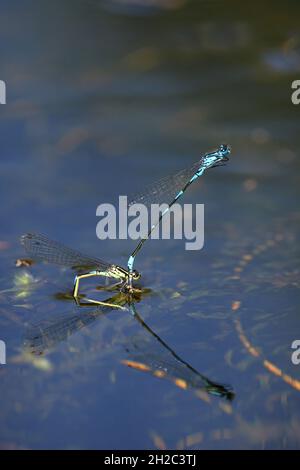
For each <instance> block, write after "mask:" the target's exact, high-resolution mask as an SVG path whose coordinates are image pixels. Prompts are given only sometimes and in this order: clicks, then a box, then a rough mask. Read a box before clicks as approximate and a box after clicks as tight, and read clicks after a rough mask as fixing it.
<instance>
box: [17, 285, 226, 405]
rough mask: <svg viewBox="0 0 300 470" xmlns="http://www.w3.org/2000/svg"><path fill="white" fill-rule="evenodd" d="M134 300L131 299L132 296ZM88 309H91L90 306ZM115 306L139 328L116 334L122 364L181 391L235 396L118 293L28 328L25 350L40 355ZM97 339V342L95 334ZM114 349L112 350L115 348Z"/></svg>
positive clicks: (132, 303) (140, 296) (136, 297)
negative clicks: (192, 362) (180, 352)
mask: <svg viewBox="0 0 300 470" xmlns="http://www.w3.org/2000/svg"><path fill="white" fill-rule="evenodd" d="M146 294H147V291H141V293H140V294H139V296H135V297H134V299H135V300H136V301H139V300H141V299H142V297H143V295H146ZM132 298H133V297H132ZM90 306H92V305H91V304H90ZM117 307H121V308H123V309H125V310H129V311H130V312H131V314H132V316H133V318H134V319H135V320H137V322H138V324H139V325H140V326H141V327H142V328H141V329H140V328H138V330H136V329H134V332H132V331H131V329H132V325H131V327H130V326H129V325H128V326H129V328H130V333H129V334H127V333H126V334H120V332H119V334H118V335H117V337H116V338H115V340H114V342H113V344H114V347H115V346H116V345H117V344H120V345H122V346H123V348H122V349H125V351H126V355H127V357H126V358H125V357H124V352H122V356H121V358H120V360H121V363H122V364H124V365H126V366H128V367H131V368H134V369H136V370H140V371H144V372H149V373H152V374H153V375H154V376H155V377H159V378H164V379H169V380H171V381H172V382H173V383H175V385H177V386H178V387H180V388H183V389H195V390H204V391H206V392H207V393H209V394H211V395H215V396H218V397H225V398H226V399H228V400H232V399H233V397H234V393H233V391H232V389H231V387H230V386H227V385H223V384H220V383H217V382H214V381H212V380H211V379H209V378H208V377H206V376H205V375H203V374H202V373H200V372H199V371H198V370H196V369H195V368H194V367H193V366H191V365H190V364H189V363H188V362H186V361H185V360H184V359H182V358H181V357H180V356H179V355H178V354H177V353H176V352H175V351H174V350H173V349H172V348H171V347H170V346H169V345H168V344H167V343H166V342H165V341H164V340H163V339H162V338H161V337H160V336H159V335H158V334H157V333H156V332H155V331H153V329H152V328H151V327H150V326H149V325H147V323H146V322H145V321H144V320H143V319H142V317H141V316H140V315H139V313H138V312H137V310H136V304H135V303H134V302H131V301H130V302H128V296H127V295H126V294H124V293H121V292H119V293H118V294H116V295H114V296H113V297H110V298H109V299H107V300H106V302H103V306H101V307H96V308H87V307H85V308H84V310H83V311H82V308H81V307H77V310H76V311H74V312H72V313H69V314H67V315H64V316H62V317H60V318H57V317H55V318H51V317H50V318H47V319H44V320H42V321H39V322H38V323H36V324H33V325H30V326H29V327H28V328H27V331H26V334H25V348H26V349H27V350H29V351H30V352H31V353H32V354H33V355H38V356H40V355H42V354H45V353H47V351H49V350H51V349H53V348H55V347H56V346H57V345H58V344H59V343H61V342H63V341H66V340H68V339H69V338H70V336H72V335H74V334H76V333H77V332H78V331H80V330H81V329H82V328H85V327H88V326H89V325H91V324H92V323H93V322H95V321H96V320H99V319H100V318H101V317H102V316H103V315H107V314H109V313H111V312H113V311H114V310H115V309H116V308H117ZM97 338H98V339H99V337H98V335H97ZM114 350H115V348H114Z"/></svg>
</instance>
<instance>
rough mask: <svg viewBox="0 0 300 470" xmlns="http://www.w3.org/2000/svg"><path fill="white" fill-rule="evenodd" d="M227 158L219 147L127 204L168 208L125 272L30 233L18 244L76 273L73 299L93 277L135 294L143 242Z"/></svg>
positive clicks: (226, 148) (224, 148) (226, 151)
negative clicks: (160, 204)
mask: <svg viewBox="0 0 300 470" xmlns="http://www.w3.org/2000/svg"><path fill="white" fill-rule="evenodd" d="M229 154H230V147H229V146H228V145H224V144H222V145H220V147H219V148H218V149H217V150H215V151H214V152H210V153H206V154H205V155H203V156H202V157H201V158H200V160H198V161H197V162H196V163H194V164H193V165H192V166H191V167H189V168H187V169H185V170H182V171H180V172H179V173H176V174H175V175H173V176H171V177H167V178H163V179H162V180H159V181H158V182H157V183H154V184H153V185H152V186H151V187H150V188H149V189H148V190H147V191H146V192H144V193H143V194H141V195H139V196H138V197H136V198H135V199H134V200H133V201H132V202H131V203H130V204H129V205H132V204H134V203H138V202H139V203H144V204H149V203H150V204H151V203H154V202H155V201H157V199H158V198H159V199H160V200H162V199H163V200H164V202H165V203H166V204H167V208H166V209H165V210H164V211H163V212H162V213H161V214H160V216H159V218H158V220H157V222H156V223H154V224H153V225H152V226H151V228H150V230H149V232H148V233H147V234H146V235H145V236H144V237H143V238H142V239H141V240H140V242H139V243H138V245H137V247H136V248H135V250H134V251H133V252H132V254H131V255H130V257H129V259H128V262H127V268H128V269H124V268H122V267H121V266H118V265H116V264H110V263H107V262H105V261H102V260H100V259H98V258H94V257H90V256H87V255H84V254H82V253H80V252H79V251H76V250H73V249H71V248H68V247H66V246H64V245H62V244H61V243H58V242H55V241H52V240H50V239H49V238H47V237H45V236H44V235H40V234H35V233H29V234H26V235H23V236H22V238H21V243H22V244H23V245H24V247H25V249H26V251H27V252H28V253H29V254H30V255H31V256H33V257H35V258H38V259H41V260H44V261H47V262H49V263H54V264H58V265H62V266H67V267H70V268H72V269H74V270H75V271H76V272H77V275H76V277H75V282H74V289H73V296H74V298H75V299H78V296H79V283H80V280H81V279H84V278H88V277H92V276H104V277H109V278H113V279H117V281H118V282H117V283H116V284H115V286H120V287H121V288H123V289H124V290H126V291H128V292H132V291H133V290H134V288H133V286H132V281H135V280H138V279H139V278H140V277H141V275H140V273H138V271H136V270H134V269H133V265H134V261H135V258H136V255H137V254H138V252H139V251H140V250H141V248H142V246H143V244H144V243H145V241H146V240H148V238H149V237H150V235H151V233H152V232H153V230H154V229H155V228H156V227H157V226H158V225H159V224H160V222H161V220H162V218H163V217H164V215H165V214H166V213H167V212H169V210H170V208H171V207H172V206H173V204H175V203H176V202H177V201H178V200H179V199H180V198H181V197H182V196H183V194H184V193H185V191H186V190H187V188H188V187H189V186H190V185H191V184H192V183H193V182H194V181H196V180H197V179H198V178H199V177H200V176H201V175H203V173H204V172H205V170H207V169H208V168H214V167H216V166H220V165H223V164H224V163H225V162H226V161H228V159H229V157H228V156H229ZM93 302H94V301H93ZM96 303H97V302H96ZM100 304H102V302H100Z"/></svg>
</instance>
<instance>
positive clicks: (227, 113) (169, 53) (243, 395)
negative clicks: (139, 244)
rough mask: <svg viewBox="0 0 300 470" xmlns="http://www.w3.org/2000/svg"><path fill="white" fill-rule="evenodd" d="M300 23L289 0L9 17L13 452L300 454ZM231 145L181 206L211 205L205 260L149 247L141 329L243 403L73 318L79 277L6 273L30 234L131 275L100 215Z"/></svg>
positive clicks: (0, 183)
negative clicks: (103, 232) (297, 95)
mask: <svg viewBox="0 0 300 470" xmlns="http://www.w3.org/2000/svg"><path fill="white" fill-rule="evenodd" d="M151 4H152V6H151ZM154 4H155V5H156V7H153V5H154ZM145 5H148V6H145ZM299 15H300V5H299V2H298V1H296V0H295V1H291V0H290V1H286V2H282V1H280V2H279V1H272V2H271V1H265V2H251V4H247V6H246V5H245V4H244V3H243V2H240V1H238V0H236V1H227V2H225V1H221V0H220V1H217V0H216V1H211V2H209V1H196V0H195V1H188V0H186V1H185V0H177V1H176V0H173V1H172V0H168V1H167V0H157V1H156V2H150V1H149V2H146V1H142V0H135V1H133V0H132V1H130V0H126V1H125V0H124V1H121V0H106V1H104V0H103V1H101V0H99V1H98V0H93V1H84V0H73V1H70V0H69V1H67V0H64V1H58V0H54V1H51V2H50V1H45V0H43V1H40V2H37V1H33V0H32V1H31V0H22V1H17V0H15V1H8V0H2V1H1V14H0V49H1V55H0V79H1V80H5V82H6V85H7V104H6V105H1V108H0V125H1V132H0V149H1V152H0V197H1V206H0V214H1V215H0V220H1V231H0V240H1V242H0V248H1V251H0V255H1V264H0V280H1V287H0V289H1V290H0V339H2V340H5V342H6V345H7V365H5V366H0V367H1V368H0V384H1V385H0V396H1V405H0V445H1V447H2V448H64V449H77V448H109V449H114V448H129V449H130V448H131V449H132V448H161V449H163V448H184V449H197V448H204V449H216V448H218V449H223V448H259V449H260V448H299V445H300V425H299V418H300V406H299V397H300V396H299V393H300V388H299V383H300V382H299V381H300V365H299V366H295V365H293V364H292V362H291V352H292V350H291V344H292V341H293V340H295V339H299V337H300V331H299V328H300V321H299V301H300V298H299V250H298V238H299V213H298V212H297V211H298V207H299V183H300V177H299V123H300V121H299V113H300V105H299V106H295V105H293V104H292V102H291V91H292V90H291V83H292V81H293V80H295V79H300V27H299V17H300V16H299ZM221 142H227V143H229V144H231V146H232V149H233V151H232V157H231V160H230V163H229V164H228V165H227V166H226V167H223V168H218V169H215V170H211V171H210V172H208V173H207V174H206V175H205V177H204V178H203V179H202V181H201V182H199V184H196V185H195V186H194V187H193V188H192V189H191V191H190V192H189V194H187V197H186V199H185V202H193V203H196V202H198V203H199V202H201V203H204V204H205V247H204V249H203V250H201V251H199V252H195V251H194V252H193V251H185V250H184V242H183V241H176V240H175V241H151V242H149V243H148V246H145V249H144V252H143V253H142V254H141V256H140V257H139V258H138V260H137V265H136V267H137V268H138V269H139V270H140V271H141V272H142V274H143V279H142V280H143V283H142V285H143V286H144V287H145V288H146V287H147V288H148V289H151V292H150V293H148V294H147V295H145V296H144V297H143V298H142V300H141V301H140V302H139V303H137V304H136V309H137V311H138V313H139V315H140V316H141V317H142V318H143V319H144V320H145V321H146V322H147V325H149V326H150V327H151V328H152V330H154V331H155V333H156V334H158V335H159V336H160V337H161V338H163V340H164V341H166V342H167V344H168V345H169V346H170V347H171V348H172V349H173V350H174V351H175V352H176V354H178V355H180V357H182V358H183V359H184V361H186V362H187V363H189V364H190V365H191V366H192V367H194V368H195V369H196V370H197V371H198V372H199V373H200V374H202V375H203V376H205V377H206V378H207V379H209V381H210V383H218V384H227V385H228V386H230V387H229V388H230V389H231V390H233V392H234V394H235V396H234V398H233V399H232V400H231V401H230V400H228V399H226V396H219V394H217V396H215V395H212V394H211V393H209V392H211V391H212V390H211V389H209V388H208V389H207V388H206V390H205V383H204V382H203V381H202V379H201V378H200V376H199V375H197V374H196V373H194V372H192V371H191V370H190V369H188V368H186V367H185V366H183V365H182V363H180V364H179V363H178V361H177V360H176V359H175V358H174V356H173V355H172V354H171V353H170V351H169V350H167V349H166V348H164V347H163V345H162V344H161V343H159V342H158V341H157V340H156V339H155V338H154V336H153V335H151V333H149V331H147V330H146V329H145V327H143V326H142V325H141V323H139V322H138V321H136V319H135V318H134V317H133V316H132V315H131V314H130V313H129V312H123V311H119V310H114V311H104V312H103V311H102V314H101V312H98V313H97V312H96V313H93V311H92V310H91V309H89V310H88V312H89V313H87V311H86V309H82V308H81V309H80V308H79V307H76V306H75V305H74V303H73V301H72V300H70V299H69V300H68V299H66V296H65V295H63V293H66V292H69V291H70V289H71V286H72V273H70V271H68V270H62V269H57V268H54V267H51V266H48V265H34V266H33V267H32V268H16V267H15V265H14V263H15V260H16V259H17V258H19V257H22V256H24V253H23V251H22V248H21V247H20V245H19V242H18V239H19V236H20V235H21V234H22V233H24V232H27V231H40V232H42V233H46V234H48V235H49V236H50V237H51V238H54V239H57V240H60V241H62V242H65V243H67V244H68V245H70V246H73V247H77V248H78V249H81V250H82V251H85V252H87V253H91V254H93V253H94V254H95V255H98V256H100V257H103V258H104V259H107V260H109V261H114V262H117V263H119V264H122V265H125V264H126V260H127V257H128V254H129V253H130V251H131V250H132V249H133V246H134V242H132V241H123V240H122V241H118V240H107V241H99V240H97V238H96V236H95V227H96V223H97V218H96V215H95V211H96V207H97V206H98V205H99V204H100V203H102V202H115V201H116V199H117V197H118V195H119V194H130V193H132V192H135V191H136V190H138V189H141V188H143V187H144V186H145V185H146V184H148V183H150V182H151V181H154V180H155V179H157V178H159V177H160V176H162V175H166V174H169V173H170V174H172V173H173V172H175V171H176V170H178V169H181V168H183V167H185V166H188V165H189V164H190V163H192V162H194V161H195V160H196V159H197V157H198V156H199V154H200V153H202V152H205V151H207V150H210V149H213V148H215V147H216V146H218V145H219V144H220V143H221ZM244 255H246V258H243V256H244ZM247 255H248V256H247ZM250 257H251V259H252V258H253V259H252V260H251V263H248V261H249V260H250ZM31 276H32V277H31ZM85 291H86V292H89V293H93V294H95V282H92V281H90V282H87V283H86V284H85ZM58 293H60V295H58ZM238 302H239V303H238ZM37 323H39V324H40V327H39V329H37V330H36V329H35V328H36V326H35V325H36V324H37ZM53 325H54V326H53ZM55 325H56V327H55ZM49 326H50V327H51V328H50V330H49V329H48V330H45V328H46V327H47V328H49ZM45 331H46V332H48V333H49V334H48V337H47V335H46V337H43V338H42V339H41V343H38V344H35V346H36V349H34V348H32V347H29V349H28V347H26V344H25V345H24V341H25V343H26V340H27V346H28V339H29V346H30V344H31V342H30V339H31V340H33V339H34V338H35V340H36V341H37V342H38V341H39V339H38V340H37V339H36V338H38V337H39V333H41V332H44V333H45ZM49 331H50V332H49ZM35 332H37V333H35ZM46 340H47V341H48V343H47V341H46ZM44 341H46V343H44ZM48 346H49V347H48ZM253 348H254V349H253ZM41 352H42V353H43V354H41V355H37V353H41ZM122 361H123V362H122ZM124 361H133V362H131V365H135V367H133V368H132V367H127V366H126V365H124ZM126 364H129V362H127V363H126ZM142 365H144V366H142ZM145 366H147V367H149V368H150V369H151V371H152V373H151V372H149V371H148V372H147V371H143V370H138V369H137V367H139V369H143V367H144V369H145V368H146V367H145ZM155 370H156V374H157V375H158V374H159V372H157V371H160V375H163V377H162V378H158V377H155V376H154V375H153V373H155ZM176 379H177V382H176V383H175V384H174V380H175V381H176ZM178 379H179V380H178ZM176 384H177V386H176ZM206 385H207V384H206ZM203 387H204V389H203ZM185 388H187V389H186V390H185ZM207 392H208V393H207Z"/></svg>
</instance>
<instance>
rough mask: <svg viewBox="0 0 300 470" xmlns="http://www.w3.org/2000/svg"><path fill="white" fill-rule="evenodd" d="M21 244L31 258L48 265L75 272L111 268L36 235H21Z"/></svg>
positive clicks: (98, 260)
mask: <svg viewBox="0 0 300 470" xmlns="http://www.w3.org/2000/svg"><path fill="white" fill-rule="evenodd" d="M21 243H22V245H23V246H24V248H25V250H26V251H27V253H28V254H29V255H31V256H32V257H33V258H37V259H40V260H43V261H47V262H48V263H53V264H58V265H61V266H67V267H70V268H72V269H75V270H82V269H91V268H95V269H100V270H102V271H107V270H109V268H110V267H111V265H110V264H109V263H106V262H105V261H102V260H100V259H98V258H92V257H90V256H86V255H84V254H82V253H80V252H79V251H76V250H73V249H72V248H68V247H67V246H65V245H63V244H61V243H59V242H56V241H53V240H50V239H49V238H47V237H46V236H45V235H41V234H38V233H27V234H26V235H23V236H22V237H21Z"/></svg>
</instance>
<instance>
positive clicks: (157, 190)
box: [128, 160, 201, 207]
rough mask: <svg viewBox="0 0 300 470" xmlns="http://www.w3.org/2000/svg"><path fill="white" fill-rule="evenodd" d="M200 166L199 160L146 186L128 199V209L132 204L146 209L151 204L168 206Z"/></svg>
mask: <svg viewBox="0 0 300 470" xmlns="http://www.w3.org/2000/svg"><path fill="white" fill-rule="evenodd" d="M200 166H201V160H199V161H198V162H196V163H194V164H193V165H192V166H191V167H190V168H186V169H184V170H182V171H179V172H178V173H176V174H175V175H171V176H166V177H164V178H161V179H159V180H158V181H156V182H155V183H153V184H152V185H149V186H147V187H146V189H145V191H143V192H141V193H138V194H136V195H134V196H133V197H132V198H129V203H128V205H129V207H130V206H132V205H133V204H144V205H145V206H146V207H149V206H150V205H151V204H162V203H167V204H170V203H171V202H172V201H173V199H174V198H175V196H176V195H177V193H178V192H179V191H180V190H181V189H182V188H183V187H184V186H185V184H186V183H187V182H188V181H189V180H190V179H191V177H192V176H193V175H194V174H195V172H196V171H197V170H198V169H199V167H200Z"/></svg>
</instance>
